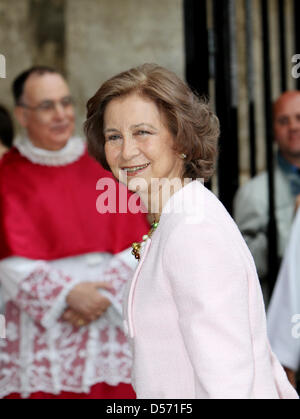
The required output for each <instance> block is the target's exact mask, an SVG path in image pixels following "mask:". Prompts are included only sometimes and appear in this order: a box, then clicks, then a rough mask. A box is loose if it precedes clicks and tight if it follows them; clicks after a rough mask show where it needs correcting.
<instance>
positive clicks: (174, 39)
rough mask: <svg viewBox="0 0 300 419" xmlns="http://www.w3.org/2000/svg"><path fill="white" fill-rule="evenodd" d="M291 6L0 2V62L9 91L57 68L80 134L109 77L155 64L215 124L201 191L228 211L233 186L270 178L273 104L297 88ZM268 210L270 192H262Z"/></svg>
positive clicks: (186, 1) (291, 1) (298, 45)
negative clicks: (38, 69)
mask: <svg viewBox="0 0 300 419" xmlns="http://www.w3.org/2000/svg"><path fill="white" fill-rule="evenodd" d="M299 11H300V2H299V0H0V34H1V36H0V54H3V55H4V56H5V57H6V72H7V78H6V79H0V102H1V103H2V104H3V105H5V106H7V107H8V108H9V109H10V110H12V108H13V102H12V95H11V83H12V81H13V79H14V78H15V76H16V75H17V74H18V73H20V72H21V71H22V70H24V69H26V68H28V67H30V66H32V65H36V64H42V65H50V66H53V67H55V68H57V69H58V70H61V71H62V72H63V73H64V74H65V76H66V78H67V80H68V82H69V84H70V87H71V92H72V95H73V96H74V98H75V103H76V109H77V130H78V133H81V127H82V122H83V121H84V119H85V104H86V101H87V100H88V98H89V97H90V96H91V95H93V94H94V93H95V91H96V89H98V87H99V86H100V84H101V83H102V82H103V81H105V80H106V79H107V78H108V77H111V76H112V75H114V74H116V73H118V72H120V71H122V70H126V69H128V68H130V67H132V66H136V65H138V64H141V63H144V62H155V63H158V64H160V65H162V66H165V67H167V68H169V69H170V70H173V71H174V72H175V73H177V74H178V75H179V76H180V77H182V78H184V79H185V80H186V81H187V82H188V83H189V84H190V86H191V87H192V88H193V89H194V90H196V91H197V92H198V93H199V94H201V95H202V94H204V95H207V96H209V97H210V99H211V101H212V103H213V106H214V108H215V110H216V112H217V114H218V117H219V118H220V121H221V129H222V134H221V139H220V158H219V163H218V170H217V173H216V175H215V177H214V178H213V180H212V183H211V184H210V185H209V187H211V188H212V189H213V191H214V192H215V193H216V194H217V195H218V196H219V198H220V199H221V201H222V202H223V204H224V205H225V206H226V208H227V209H228V211H229V212H230V213H232V208H233V197H234V195H235V193H236V191H237V188H238V187H239V185H241V184H243V183H245V182H246V181H247V180H248V179H249V178H251V177H253V176H255V175H256V174H257V173H259V172H261V171H262V170H265V169H267V170H268V173H269V179H270V185H271V184H272V173H273V133H272V115H271V114H272V102H273V101H274V100H275V99H276V98H277V97H278V96H279V95H280V93H281V92H283V91H285V90H292V89H298V88H299V83H300V79H298V78H297V75H296V76H295V73H294V77H293V76H292V69H293V67H295V65H296V64H295V63H294V62H293V57H294V55H295V54H297V52H298V53H300V29H299V27H297V16H299ZM270 199H271V201H270V202H271V204H270V211H271V212H272V211H273V208H272V188H271V189H270Z"/></svg>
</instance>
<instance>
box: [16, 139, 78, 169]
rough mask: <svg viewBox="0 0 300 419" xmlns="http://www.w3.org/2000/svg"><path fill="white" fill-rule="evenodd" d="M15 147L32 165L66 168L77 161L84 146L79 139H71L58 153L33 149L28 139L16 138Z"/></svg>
mask: <svg viewBox="0 0 300 419" xmlns="http://www.w3.org/2000/svg"><path fill="white" fill-rule="evenodd" d="M15 146H16V148H17V149H18V150H19V152H20V153H21V154H22V156H24V157H26V158H27V159H28V160H29V161H31V162H32V163H36V164H40V165H42V166H66V165H67V164H70V163H74V162H75V161H77V160H79V159H80V157H81V156H82V155H83V154H84V151H85V144H84V142H83V140H82V139H81V138H79V137H72V138H71V139H70V140H69V141H68V143H67V145H66V146H65V147H64V148H62V149H61V150H58V151H50V150H44V149H42V148H38V147H35V146H34V145H33V144H32V143H31V141H30V140H29V139H28V138H21V137H19V138H17V139H16V141H15Z"/></svg>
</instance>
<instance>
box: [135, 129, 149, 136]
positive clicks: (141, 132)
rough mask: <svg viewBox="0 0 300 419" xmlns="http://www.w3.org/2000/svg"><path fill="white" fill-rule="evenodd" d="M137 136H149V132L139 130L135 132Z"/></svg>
mask: <svg viewBox="0 0 300 419" xmlns="http://www.w3.org/2000/svg"><path fill="white" fill-rule="evenodd" d="M137 135H151V132H149V131H146V130H139V131H138V132H137Z"/></svg>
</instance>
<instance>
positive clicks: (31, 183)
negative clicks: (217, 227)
mask: <svg viewBox="0 0 300 419" xmlns="http://www.w3.org/2000/svg"><path fill="white" fill-rule="evenodd" d="M103 178H108V179H110V182H113V184H114V186H115V191H116V208H117V213H109V212H107V213H105V214H103V213H102V214H100V213H99V211H98V210H99V207H98V210H97V208H96V201H97V198H98V197H99V194H100V193H101V192H100V191H97V189H96V185H97V182H98V181H99V179H103ZM120 188H121V190H120ZM122 188H123V189H122ZM120 195H122V196H125V197H126V198H125V199H126V200H127V201H128V199H129V198H130V196H131V194H130V193H129V192H128V191H127V189H126V188H125V186H123V185H119V184H118V182H116V181H115V180H114V178H113V176H112V175H111V173H110V172H108V171H106V170H104V169H103V168H102V167H101V166H100V165H99V164H98V163H97V162H96V161H95V160H94V159H92V158H91V157H90V156H89V155H88V153H87V152H85V153H84V154H83V155H82V157H81V158H79V160H77V161H75V162H73V163H71V164H67V165H65V166H54V167H53V166H43V165H40V164H34V163H32V162H30V161H29V160H28V159H26V158H25V157H23V156H22V155H21V154H20V153H19V151H18V150H17V149H16V148H12V149H11V150H10V151H9V152H8V153H6V154H5V155H4V157H3V159H2V160H1V162H0V259H5V258H7V257H10V256H21V257H25V258H29V259H34V260H45V261H52V260H56V259H60V258H66V257H71V256H78V255H82V254H87V253H93V252H108V253H111V254H116V253H119V252H121V251H122V250H124V249H126V248H128V247H130V245H131V244H132V242H134V241H140V240H141V237H142V236H143V235H144V234H145V233H146V232H147V231H148V228H149V225H148V222H147V220H146V217H145V214H141V213H139V214H132V213H129V212H127V213H119V212H118V208H119V196H120ZM122 207H123V209H124V202H123V203H122ZM120 386H121V387H120ZM120 386H116V388H115V389H114V388H113V387H110V386H108V385H106V384H105V383H100V384H99V385H96V386H94V387H93V388H92V389H91V393H90V395H89V396H90V397H91V398H100V397H102V398H133V397H134V393H133V390H132V387H131V386H129V385H128V384H121V385H120ZM107 395H109V396H107ZM46 396H47V397H48V398H56V397H57V398H64V397H65V398H72V397H73V398H89V396H87V395H86V394H85V395H79V394H76V395H73V396H72V395H71V394H67V393H62V394H60V395H58V396H53V395H45V393H35V394H32V395H31V398H46ZM12 397H15V398H18V397H20V396H19V395H13V396H12Z"/></svg>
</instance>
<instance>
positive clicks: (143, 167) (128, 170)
mask: <svg viewBox="0 0 300 419" xmlns="http://www.w3.org/2000/svg"><path fill="white" fill-rule="evenodd" d="M149 164H150V163H147V164H144V165H143V166H136V167H127V168H124V169H123V170H125V171H126V172H130V173H131V172H136V171H138V170H141V169H146V167H147V166H149Z"/></svg>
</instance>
